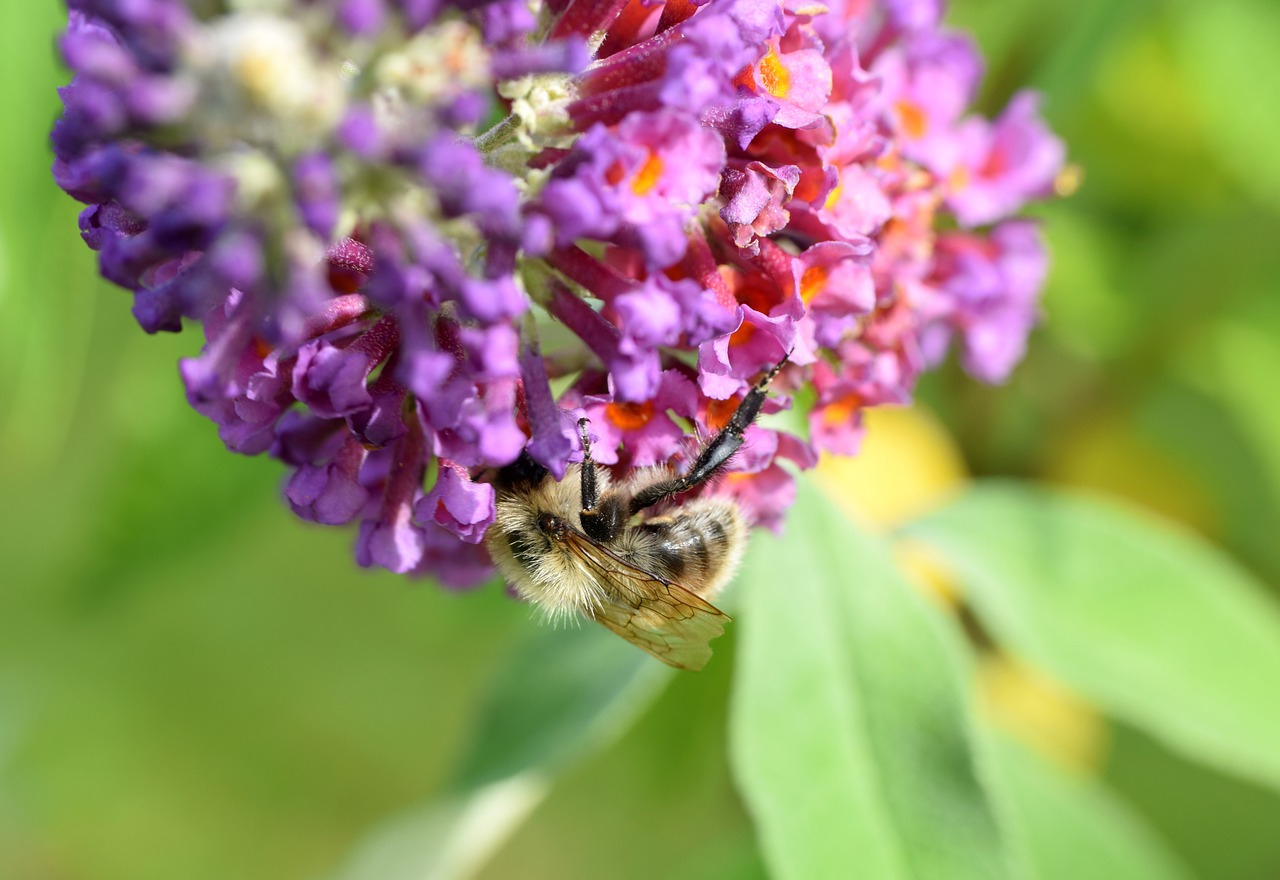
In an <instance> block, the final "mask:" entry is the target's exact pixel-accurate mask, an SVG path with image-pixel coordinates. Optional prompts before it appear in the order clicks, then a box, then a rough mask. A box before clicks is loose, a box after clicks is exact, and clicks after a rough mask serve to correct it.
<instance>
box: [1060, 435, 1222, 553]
mask: <svg viewBox="0 0 1280 880" xmlns="http://www.w3.org/2000/svg"><path fill="white" fill-rule="evenodd" d="M1047 458H1048V467H1047V468H1046V470H1045V476H1046V477H1048V478H1049V479H1050V480H1053V481H1056V482H1062V483H1067V484H1069V485H1072V486H1083V487H1085V488H1089V489H1099V490H1101V491H1105V492H1109V493H1111V494H1113V495H1120V496H1122V497H1125V498H1129V499H1131V500H1133V501H1136V502H1137V503H1138V504H1141V505H1142V506H1143V507H1147V508H1150V509H1151V510H1155V511H1158V512H1159V513H1162V514H1164V515H1165V516H1168V517H1170V518H1172V519H1176V520H1178V521H1180V522H1183V523H1186V524H1187V525H1188V526H1190V527H1191V528H1193V529H1196V530H1197V531H1199V532H1201V533H1202V534H1206V535H1214V534H1216V533H1217V532H1218V530H1219V514H1218V511H1217V508H1216V506H1215V505H1214V503H1213V501H1212V500H1211V498H1212V496H1211V494H1210V492H1209V491H1208V490H1207V489H1206V488H1205V486H1204V484H1203V483H1202V482H1201V478H1200V476H1199V474H1198V473H1196V472H1194V471H1192V470H1191V469H1189V468H1188V467H1187V466H1186V465H1185V464H1184V463H1182V462H1180V461H1178V460H1177V459H1176V458H1174V457H1173V456H1171V455H1170V454H1169V453H1167V452H1165V451H1164V450H1163V449H1161V448H1160V447H1159V446H1158V445H1157V444H1156V443H1155V442H1154V441H1153V440H1151V439H1148V438H1147V437H1145V436H1143V434H1142V432H1141V431H1139V430H1138V428H1137V426H1136V425H1134V424H1133V417H1132V415H1130V414H1128V413H1111V414H1107V413H1100V414H1098V415H1097V416H1095V417H1093V418H1091V419H1089V420H1087V421H1083V422H1081V423H1079V424H1078V425H1076V426H1075V428H1073V429H1071V430H1068V431H1065V432H1063V434H1062V435H1061V436H1060V437H1058V438H1057V441H1056V442H1054V443H1052V444H1051V445H1050V446H1049V454H1048V456H1047Z"/></svg>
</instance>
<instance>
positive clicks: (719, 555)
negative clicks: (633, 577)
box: [638, 509, 740, 593]
mask: <svg viewBox="0 0 1280 880" xmlns="http://www.w3.org/2000/svg"><path fill="white" fill-rule="evenodd" d="M735 513H736V511H735ZM739 528H740V527H739V525H738V522H737V520H736V518H735V519H732V520H731V521H729V522H725V521H724V511H723V510H720V509H709V510H696V509H695V510H692V511H690V512H687V513H683V512H682V513H677V514H675V515H674V516H670V517H666V516H664V517H656V518H654V519H651V520H648V521H646V522H644V523H642V524H641V525H640V526H639V527H638V530H639V531H640V532H642V533H644V534H645V535H646V538H647V540H646V542H645V543H647V544H648V547H647V548H646V549H647V550H648V552H649V554H650V556H651V559H650V562H651V565H652V570H653V572H654V574H658V575H660V576H662V577H664V578H666V579H667V580H670V581H673V582H675V583H679V584H681V585H682V586H684V587H685V588H686V589H689V590H691V591H693V592H696V593H701V592H702V590H703V587H704V586H707V585H710V584H713V583H716V582H718V581H720V580H721V574H722V572H723V571H724V569H725V568H726V566H727V564H728V563H729V562H730V560H731V557H732V556H733V555H734V547H733V538H732V537H731V535H733V534H736V533H737V531H739Z"/></svg>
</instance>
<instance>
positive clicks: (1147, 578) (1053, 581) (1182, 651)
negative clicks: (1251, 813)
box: [908, 482, 1280, 785]
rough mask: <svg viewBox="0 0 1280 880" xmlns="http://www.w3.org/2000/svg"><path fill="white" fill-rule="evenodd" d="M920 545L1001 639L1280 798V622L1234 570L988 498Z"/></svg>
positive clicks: (1061, 503)
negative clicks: (933, 553) (1279, 685)
mask: <svg viewBox="0 0 1280 880" xmlns="http://www.w3.org/2000/svg"><path fill="white" fill-rule="evenodd" d="M908 531H909V532H910V533H911V534H913V535H914V536H916V537H918V538H920V539H922V540H924V541H925V542H926V543H928V544H930V545H931V546H933V547H935V548H936V549H937V550H938V551H940V552H941V553H942V555H943V556H944V557H945V559H946V560H947V561H948V562H949V563H950V564H951V565H952V566H954V568H955V570H956V572H957V573H958V574H959V575H960V577H961V579H962V581H963V583H964V585H965V590H966V592H965V595H966V596H967V597H968V598H969V600H970V601H971V602H972V604H973V607H974V608H975V610H976V611H977V612H978V614H979V616H980V617H981V619H982V620H983V622H984V623H985V624H987V625H988V626H989V627H990V628H991V630H992V631H993V632H994V634H995V636H996V638H997V639H998V640H999V641H1001V642H1002V643H1003V644H1005V645H1007V646H1008V647H1010V648H1011V649H1012V650H1013V651H1015V652H1016V653H1018V654H1019V655H1021V656H1022V657H1024V658H1026V659H1027V660H1028V661H1030V662H1031V663H1033V664H1035V665H1037V666H1040V667H1041V668H1043V669H1045V670H1046V671H1048V672H1049V673H1051V674H1052V675H1054V676H1056V677H1057V678H1059V679H1061V680H1062V681H1064V682H1065V683H1067V684H1068V685H1070V686H1071V687H1073V688H1074V689H1076V690H1077V691H1079V692H1080V693H1081V694H1082V695H1084V696H1085V697H1087V698H1089V699H1091V700H1093V701H1095V702H1096V703H1098V704H1099V705H1100V706H1101V707H1103V708H1104V709H1105V710H1107V711H1109V712H1111V713H1114V714H1115V715H1116V716H1118V717H1120V718H1123V719H1126V720H1128V721H1131V722H1132V723H1134V724H1137V725H1139V726H1141V727H1144V728H1145V729H1147V730H1149V731H1150V732H1151V733H1152V735H1154V736H1157V737H1159V738H1162V739H1164V740H1166V741H1167V742H1169V743H1170V744H1171V745H1173V746H1174V747H1176V748H1180V749H1183V750H1186V751H1188V752H1190V753H1191V754H1194V755H1197V756H1199V757H1200V758H1201V759H1203V760H1206V761H1209V762H1212V763H1215V764H1217V765H1219V766H1222V767H1224V768H1226V769H1228V770H1232V771H1234V772H1236V773H1240V774H1243V775H1246V776H1249V775H1256V776H1257V777H1258V778H1260V779H1265V780H1267V781H1268V782H1269V783H1270V784H1272V785H1280V751H1277V749H1276V743H1280V701H1278V700H1277V699H1276V682H1280V614H1277V610H1276V608H1275V607H1274V606H1273V605H1272V604H1271V603H1270V602H1268V600H1267V599H1266V598H1265V597H1264V595H1263V594H1262V592H1261V590H1260V588H1259V586H1258V585H1257V584H1256V583H1254V582H1253V581H1252V580H1251V579H1250V578H1249V577H1248V576H1247V575H1246V574H1245V573H1244V572H1243V571H1241V570H1240V569H1239V568H1237V567H1236V566H1235V565H1234V564H1233V563H1232V562H1231V561H1230V560H1229V559H1226V558H1225V557H1223V556H1221V555H1219V554H1218V553H1217V552H1216V551H1214V550H1213V549H1212V548H1211V547H1209V546H1208V545H1206V544H1204V543H1203V542H1201V541H1200V540H1198V539H1196V538H1195V537H1193V536H1192V535H1190V534H1187V533H1182V532H1180V531H1177V530H1176V529H1174V528H1172V527H1169V526H1166V525H1163V524H1161V523H1159V522H1157V521H1155V520H1153V519H1151V518H1149V517H1148V516H1145V515H1139V514H1136V513H1134V512H1131V511H1130V510H1128V509H1126V508H1124V507H1121V506H1119V505H1117V504H1114V503H1111V502H1106V501H1103V500H1100V499H1091V498H1086V497H1081V496H1073V495H1067V494H1064V493H1059V492H1054V491H1050V490H1046V489H1041V488H1035V487H1031V486H1025V485H1016V484H1012V483H997V482H992V483H987V484H979V485H978V486H977V487H976V488H973V489H971V490H970V491H969V492H968V493H967V494H965V495H963V496H961V497H960V498H959V499H958V500H957V501H955V502H953V503H951V504H949V505H948V506H947V507H946V508H944V509H943V510H942V511H940V512H939V513H937V514H934V515H932V516H930V517H928V518H926V519H925V520H923V521H921V522H919V523H917V524H915V525H913V526H911V527H910V528H909V529H908Z"/></svg>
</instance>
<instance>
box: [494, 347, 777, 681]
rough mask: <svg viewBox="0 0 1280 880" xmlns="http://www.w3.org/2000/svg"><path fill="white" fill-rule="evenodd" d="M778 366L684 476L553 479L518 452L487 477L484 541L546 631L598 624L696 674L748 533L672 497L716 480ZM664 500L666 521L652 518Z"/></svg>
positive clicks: (735, 516) (575, 472) (719, 514)
mask: <svg viewBox="0 0 1280 880" xmlns="http://www.w3.org/2000/svg"><path fill="white" fill-rule="evenodd" d="M785 363H786V360H785V359H784V360H783V361H782V362H781V363H779V364H778V365H777V366H775V367H773V368H772V369H771V370H770V371H769V372H768V373H767V374H766V375H765V376H764V377H763V378H762V379H761V380H760V381H759V382H757V383H756V384H755V386H754V387H752V389H751V390H750V391H748V392H747V394H746V395H745V396H744V397H743V399H742V402H741V403H740V404H739V405H738V407H737V409H736V410H734V413H733V415H732V416H731V417H730V418H729V421H728V423H727V424H726V425H725V426H724V428H723V429H721V430H720V432H719V433H717V434H716V435H715V436H714V437H712V438H711V440H710V441H708V442H707V443H706V444H705V445H704V446H703V447H702V449H701V450H700V451H699V453H698V455H697V456H696V458H695V459H694V461H693V465H692V466H691V467H690V468H689V469H688V471H687V472H685V473H683V474H678V473H676V472H675V471H674V470H672V469H671V468H669V467H654V468H645V469H642V470H640V471H637V472H636V473H635V474H633V475H631V476H630V477H628V478H626V479H624V480H620V481H617V482H615V481H614V480H613V479H612V478H611V477H610V475H609V472H608V471H607V470H603V469H601V468H599V467H598V466H597V465H596V463H595V461H594V460H593V459H592V457H591V442H590V438H589V432H588V428H589V425H588V423H587V420H586V419H582V420H581V421H579V423H578V430H579V433H580V434H581V437H582V450H583V457H582V463H581V464H573V465H570V466H569V468H568V470H567V471H566V472H565V475H564V478H563V479H561V480H559V481H557V480H555V479H553V478H552V476H551V474H550V473H549V472H548V471H547V470H546V468H543V467H542V466H540V465H538V464H537V463H535V462H534V461H533V460H532V459H530V458H529V457H528V456H527V455H526V456H522V457H521V459H520V460H519V461H517V462H516V464H514V465H512V466H510V467H508V468H505V469H504V470H503V472H502V474H500V475H499V478H498V480H497V490H498V491H497V517H496V519H495V521H494V523H493V525H492V526H490V527H489V531H488V533H487V534H486V536H485V544H486V546H487V548H488V550H489V554H490V556H491V557H492V558H493V560H494V563H495V564H496V565H497V566H498V570H499V571H501V572H502V575H503V577H505V578H506V580H507V582H508V583H509V584H511V586H512V587H514V588H515V590H516V592H517V593H518V594H519V595H520V596H521V597H522V598H524V599H527V600H529V601H531V602H532V603H533V604H534V605H536V606H537V607H538V608H540V609H541V610H542V611H543V613H544V614H545V615H546V617H547V618H548V619H550V620H551V621H553V622H559V621H565V620H570V619H577V618H579V617H586V618H588V619H591V620H595V621H598V622H599V623H601V624H603V625H604V626H606V627H608V628H609V629H611V630H612V631H613V632H615V633H617V634H618V635H620V636H622V637H623V638H624V639H626V640H627V641H629V642H631V643H633V644H635V645H637V646H639V647H640V648H642V649H644V650H645V651H648V652H649V653H650V654H652V655H653V656H654V657H656V658H658V659H659V660H661V661H662V662H664V663H667V664H669V665H671V666H675V667H677V668H680V669H692V670H697V669H701V668H702V667H703V666H704V665H706V662H707V660H708V659H710V657H711V646H710V644H709V643H710V642H711V640H712V639H714V638H716V637H718V636H720V635H721V634H723V632H724V624H725V623H726V622H727V621H728V620H729V618H728V616H727V615H725V614H724V612H722V611H721V610H720V609H718V608H716V607H715V606H714V605H712V604H711V600H712V599H713V598H715V596H716V594H717V593H719V592H720V590H721V589H722V588H723V587H724V586H725V584H727V583H728V582H729V580H730V579H732V577H733V575H734V572H735V571H736V570H737V568H738V565H739V563H740V562H741V561H742V554H743V552H744V551H745V550H746V545H747V536H748V534H749V532H750V527H749V525H748V523H747V520H746V517H745V516H744V515H743V513H742V511H741V510H740V509H739V507H738V505H737V504H736V503H735V502H733V501H732V500H731V499H728V498H717V497H709V498H695V499H689V500H686V501H684V502H680V500H679V499H680V496H681V495H683V494H685V493H687V492H689V491H690V490H692V489H695V488H697V487H698V486H700V485H702V484H703V483H706V482H707V481H708V480H710V479H712V478H714V477H715V476H716V475H717V474H719V473H720V472H721V471H722V470H723V469H724V467H725V466H726V465H727V464H728V462H729V460H730V458H731V457H732V456H733V454H734V453H735V452H737V450H738V449H739V448H740V447H741V446H742V442H743V433H744V432H745V431H746V429H747V428H748V427H749V426H750V425H751V423H752V422H753V421H755V419H756V416H758V415H759V413H760V408H761V406H763V404H764V401H765V392H766V390H767V388H768V385H769V383H770V382H771V381H772V380H773V378H774V377H775V376H776V375H777V374H778V371H779V370H781V369H782V366H783V364H785ZM663 502H667V505H666V507H667V508H668V509H669V512H666V513H660V514H657V515H652V514H651V511H652V509H653V508H654V507H655V506H656V505H658V504H660V503H663Z"/></svg>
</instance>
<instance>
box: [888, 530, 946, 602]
mask: <svg viewBox="0 0 1280 880" xmlns="http://www.w3.org/2000/svg"><path fill="white" fill-rule="evenodd" d="M893 558H894V560H896V561H897V563H898V567H899V568H900V569H902V571H903V572H904V573H905V574H906V575H907V577H908V578H909V579H910V580H911V582H912V583H913V584H915V586H916V587H917V589H919V590H920V592H922V593H924V595H925V596H926V597H928V598H929V599H931V600H933V601H934V602H935V603H937V604H938V605H940V606H941V607H943V608H945V609H955V608H957V607H959V605H960V587H959V585H958V584H957V583H956V580H955V578H954V577H953V576H952V574H951V572H950V571H948V570H947V567H946V566H945V565H943V563H942V562H941V560H939V559H938V554H937V553H936V552H934V551H933V550H932V549H931V548H930V547H929V546H928V545H927V544H925V543H924V542H923V541H917V540H916V539H914V538H902V539H900V540H897V541H894V542H893Z"/></svg>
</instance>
